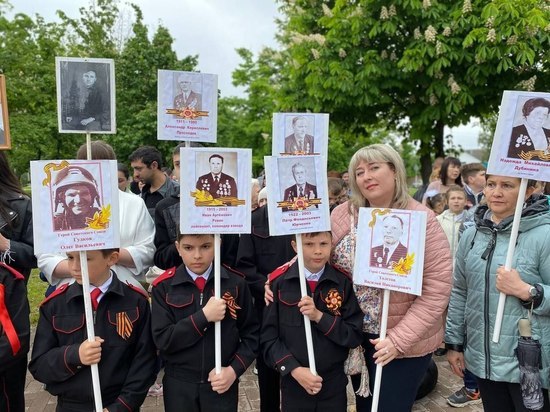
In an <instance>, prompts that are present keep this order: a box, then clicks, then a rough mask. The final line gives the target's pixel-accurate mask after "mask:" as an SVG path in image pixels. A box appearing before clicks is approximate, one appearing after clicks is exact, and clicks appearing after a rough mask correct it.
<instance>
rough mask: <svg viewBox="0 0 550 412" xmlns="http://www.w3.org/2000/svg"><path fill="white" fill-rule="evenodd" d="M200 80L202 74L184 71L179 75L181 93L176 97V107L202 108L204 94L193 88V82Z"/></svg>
mask: <svg viewBox="0 0 550 412" xmlns="http://www.w3.org/2000/svg"><path fill="white" fill-rule="evenodd" d="M198 81H200V75H198V74H191V73H184V74H180V75H179V76H178V88H179V92H180V93H179V94H177V95H176V97H174V108H175V109H178V110H183V109H193V110H202V95H201V93H199V92H197V91H194V90H193V84H194V83H196V82H198Z"/></svg>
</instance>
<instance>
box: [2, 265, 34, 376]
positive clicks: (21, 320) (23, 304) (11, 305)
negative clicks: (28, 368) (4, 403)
mask: <svg viewBox="0 0 550 412" xmlns="http://www.w3.org/2000/svg"><path fill="white" fill-rule="evenodd" d="M29 340H30V323H29V301H28V300H27V288H26V287H25V278H24V277H23V275H22V274H21V273H19V272H17V271H16V270H14V269H12V268H11V267H9V266H7V265H6V264H4V263H1V262H0V383H2V379H3V375H4V374H5V373H6V372H8V371H9V369H10V367H11V366H13V365H14V364H16V363H17V362H18V361H19V360H20V359H21V358H22V357H26V356H27V353H28V352H29Z"/></svg>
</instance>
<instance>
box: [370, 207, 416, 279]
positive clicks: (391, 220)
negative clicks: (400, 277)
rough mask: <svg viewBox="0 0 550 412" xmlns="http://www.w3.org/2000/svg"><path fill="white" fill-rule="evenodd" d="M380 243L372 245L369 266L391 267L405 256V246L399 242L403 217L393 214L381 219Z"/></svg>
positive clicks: (402, 229)
mask: <svg viewBox="0 0 550 412" xmlns="http://www.w3.org/2000/svg"><path fill="white" fill-rule="evenodd" d="M381 224H382V244H380V245H377V246H373V247H372V249H371V253H370V266H371V267H376V268H384V269H391V268H392V267H393V264H394V263H397V262H399V260H400V259H401V258H405V257H407V247H406V246H405V245H404V244H403V243H401V238H402V236H403V232H404V224H403V219H402V218H401V217H399V216H397V215H395V214H392V215H389V216H385V217H383V218H382V220H381Z"/></svg>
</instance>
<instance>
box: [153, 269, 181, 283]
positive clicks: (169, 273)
mask: <svg viewBox="0 0 550 412" xmlns="http://www.w3.org/2000/svg"><path fill="white" fill-rule="evenodd" d="M175 274H176V267H175V266H174V267H173V268H170V269H167V270H165V271H164V272H163V273H162V274H161V275H160V276H159V277H158V278H156V279H155V280H154V281H153V283H152V285H153V286H157V285H158V284H159V283H160V282H162V281H164V280H166V279H170V278H173V277H174V275H175Z"/></svg>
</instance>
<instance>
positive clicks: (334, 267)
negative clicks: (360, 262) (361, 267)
mask: <svg viewBox="0 0 550 412" xmlns="http://www.w3.org/2000/svg"><path fill="white" fill-rule="evenodd" d="M330 267H331V268H333V269H334V270H335V271H336V272H338V273H341V274H342V275H344V276H345V277H346V278H348V279H349V280H351V281H352V282H353V276H351V273H348V272H345V271H343V270H342V269H340V268H337V267H336V266H334V265H333V264H330Z"/></svg>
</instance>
